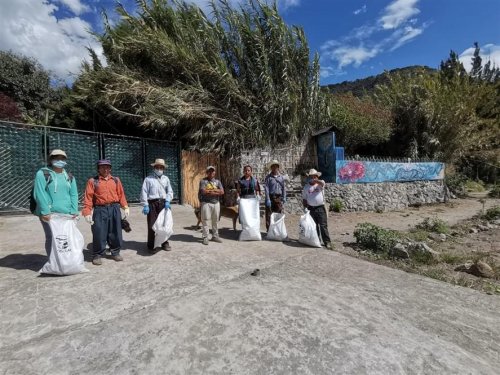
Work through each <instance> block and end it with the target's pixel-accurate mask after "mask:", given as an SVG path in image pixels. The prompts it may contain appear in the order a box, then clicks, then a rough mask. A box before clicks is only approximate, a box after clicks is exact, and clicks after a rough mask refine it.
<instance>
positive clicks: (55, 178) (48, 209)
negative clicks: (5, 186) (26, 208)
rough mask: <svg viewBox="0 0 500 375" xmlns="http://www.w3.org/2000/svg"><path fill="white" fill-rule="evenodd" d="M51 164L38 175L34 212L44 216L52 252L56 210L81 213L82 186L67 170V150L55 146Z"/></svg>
mask: <svg viewBox="0 0 500 375" xmlns="http://www.w3.org/2000/svg"><path fill="white" fill-rule="evenodd" d="M48 164H49V166H48V167H44V168H41V169H40V170H39V171H38V172H37V173H36V176H35V184H34V189H33V198H34V200H35V202H36V208H35V210H34V212H33V213H34V214H35V215H37V216H38V217H40V222H41V223H42V227H43V231H44V233H45V252H46V253H47V256H50V251H51V249H52V231H51V229H50V225H49V223H48V222H49V221H50V216H51V215H52V214H54V213H59V214H70V215H73V216H74V217H76V216H78V190H77V188H76V181H75V179H74V177H73V175H72V174H71V173H68V172H66V169H65V167H66V164H67V156H66V152H64V151H63V150H59V149H56V150H52V152H51V153H50V155H49V163H48Z"/></svg>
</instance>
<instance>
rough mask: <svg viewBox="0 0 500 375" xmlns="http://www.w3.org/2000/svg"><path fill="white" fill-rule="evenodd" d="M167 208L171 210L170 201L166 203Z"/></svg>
mask: <svg viewBox="0 0 500 375" xmlns="http://www.w3.org/2000/svg"><path fill="white" fill-rule="evenodd" d="M165 208H167V209H169V208H171V207H170V201H165Z"/></svg>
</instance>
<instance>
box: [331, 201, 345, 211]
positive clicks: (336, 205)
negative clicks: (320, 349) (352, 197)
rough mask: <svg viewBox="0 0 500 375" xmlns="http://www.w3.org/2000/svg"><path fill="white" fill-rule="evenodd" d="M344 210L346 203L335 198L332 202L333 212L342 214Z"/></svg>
mask: <svg viewBox="0 0 500 375" xmlns="http://www.w3.org/2000/svg"><path fill="white" fill-rule="evenodd" d="M343 210H344V203H343V202H342V201H341V200H340V199H338V198H335V199H334V200H333V202H332V211H333V212H342V211H343Z"/></svg>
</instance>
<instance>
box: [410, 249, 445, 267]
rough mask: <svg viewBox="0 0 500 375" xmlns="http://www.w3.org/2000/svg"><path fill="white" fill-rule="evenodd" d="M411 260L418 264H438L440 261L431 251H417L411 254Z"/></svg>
mask: <svg viewBox="0 0 500 375" xmlns="http://www.w3.org/2000/svg"><path fill="white" fill-rule="evenodd" d="M411 261H412V262H413V263H417V264H426V265H432V264H437V263H439V261H438V260H437V259H436V258H435V257H434V255H432V254H431V253H429V252H426V251H425V252H424V251H417V252H414V253H413V254H412V255H411Z"/></svg>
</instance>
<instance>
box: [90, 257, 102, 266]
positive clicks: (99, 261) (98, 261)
mask: <svg viewBox="0 0 500 375" xmlns="http://www.w3.org/2000/svg"><path fill="white" fill-rule="evenodd" d="M92 264H93V265H94V266H101V265H102V258H101V257H96V258H94V259H92Z"/></svg>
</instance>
